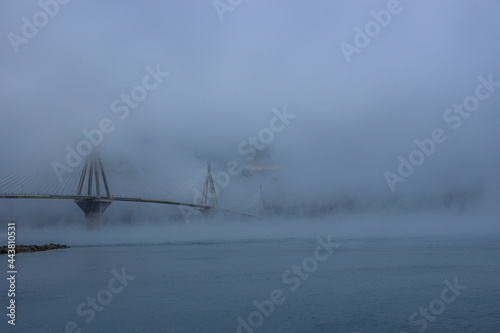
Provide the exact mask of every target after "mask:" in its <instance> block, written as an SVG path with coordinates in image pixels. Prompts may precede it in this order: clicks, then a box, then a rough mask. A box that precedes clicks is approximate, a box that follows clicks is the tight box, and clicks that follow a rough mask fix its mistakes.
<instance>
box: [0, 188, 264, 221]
mask: <svg viewBox="0 0 500 333" xmlns="http://www.w3.org/2000/svg"><path fill="white" fill-rule="evenodd" d="M1 198H4V199H89V200H93V199H108V200H112V201H128V202H145V203H156V204H164V205H174V206H187V207H193V208H200V209H207V210H208V209H211V210H221V211H225V212H229V213H234V214H239V215H244V216H250V217H254V218H259V219H260V218H261V217H260V216H258V215H254V214H251V213H247V212H240V211H236V210H232V209H227V208H220V207H213V206H208V205H199V204H195V203H189V202H179V201H171V200H158V199H142V198H123V197H113V196H112V197H111V198H107V197H101V198H98V197H95V196H86V195H49V194H0V199H1Z"/></svg>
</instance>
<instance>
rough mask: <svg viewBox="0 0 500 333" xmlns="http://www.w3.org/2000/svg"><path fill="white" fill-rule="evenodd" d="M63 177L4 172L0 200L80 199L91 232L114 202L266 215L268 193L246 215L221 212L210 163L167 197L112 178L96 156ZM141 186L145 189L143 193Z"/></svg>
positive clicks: (38, 168)
mask: <svg viewBox="0 0 500 333" xmlns="http://www.w3.org/2000/svg"><path fill="white" fill-rule="evenodd" d="M112 171H114V170H112ZM59 177H60V178H59V179H58V176H57V175H56V174H55V173H54V171H53V169H52V168H47V167H46V166H44V165H40V164H36V163H34V164H32V165H28V166H25V167H24V168H12V169H10V170H2V171H0V198H4V199H70V200H74V202H75V203H76V204H77V205H78V207H80V209H81V210H82V211H83V212H84V214H85V226H86V228H87V229H100V228H102V226H103V214H104V212H105V211H106V209H107V208H108V207H109V205H111V203H112V202H113V201H126V202H143V203H156V204H165V205H175V206H180V207H190V208H193V209H197V210H199V211H201V212H202V213H204V214H207V213H208V212H210V211H224V212H229V213H234V214H238V215H243V216H249V217H252V218H262V217H263V216H264V214H265V205H264V201H263V199H262V188H259V196H258V198H257V202H256V209H252V208H251V207H249V209H248V211H245V210H235V209H229V208H222V207H220V206H219V202H218V193H217V192H218V191H219V190H220V189H219V188H218V187H217V186H216V185H215V183H214V179H213V176H212V168H211V163H210V162H209V163H208V164H207V167H206V168H205V169H203V170H201V171H200V172H199V173H198V174H196V175H194V176H193V177H192V178H191V179H190V180H189V181H187V182H186V183H185V184H184V185H183V186H181V187H180V188H179V189H178V190H176V191H175V192H173V193H172V194H171V195H169V196H167V197H165V198H161V197H158V195H155V194H154V193H147V192H148V191H147V190H148V185H147V184H146V183H145V182H143V181H141V180H140V179H135V181H134V180H133V179H131V177H130V175H129V174H127V175H126V174H125V173H124V172H111V173H108V172H107V170H106V169H105V168H104V165H103V163H102V160H101V158H100V156H99V154H98V153H96V152H94V153H92V154H90V155H89V156H88V157H87V158H86V160H85V161H84V163H82V165H81V168H79V169H78V168H76V169H74V170H73V172H69V173H65V174H64V175H63V176H62V177H61V176H59ZM132 178H133V177H132ZM138 187H139V188H140V187H142V189H139V191H138ZM198 188H201V189H202V190H201V191H200V190H198ZM141 190H142V195H138V194H137V192H141ZM144 193H146V194H144Z"/></svg>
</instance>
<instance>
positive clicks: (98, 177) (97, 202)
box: [75, 153, 113, 230]
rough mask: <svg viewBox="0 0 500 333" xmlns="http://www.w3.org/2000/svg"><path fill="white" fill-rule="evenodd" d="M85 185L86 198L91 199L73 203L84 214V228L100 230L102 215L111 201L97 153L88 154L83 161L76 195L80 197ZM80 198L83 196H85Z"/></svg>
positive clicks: (104, 173)
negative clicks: (102, 186)
mask: <svg viewBox="0 0 500 333" xmlns="http://www.w3.org/2000/svg"><path fill="white" fill-rule="evenodd" d="M94 180H95V182H94ZM85 184H86V185H87V186H86V187H87V194H86V196H87V197H93V198H84V199H75V203H76V204H77V205H78V207H80V209H81V210H82V211H83V212H84V213H85V227H86V228H87V230H93V229H101V228H102V223H103V218H102V215H103V213H104V211H105V210H106V209H107V208H108V207H109V205H111V203H112V202H113V200H112V199H111V192H110V190H109V185H108V180H107V178H106V172H105V171H104V167H103V165H102V160H101V157H100V156H99V154H98V153H92V154H90V155H89V156H88V157H87V159H86V160H85V162H84V165H83V169H82V174H81V176H80V182H79V184H78V194H77V195H82V191H83V187H84V185H85ZM101 185H104V190H105V192H106V195H105V196H102V195H101ZM94 187H95V192H94ZM82 196H85V194H83V195H82Z"/></svg>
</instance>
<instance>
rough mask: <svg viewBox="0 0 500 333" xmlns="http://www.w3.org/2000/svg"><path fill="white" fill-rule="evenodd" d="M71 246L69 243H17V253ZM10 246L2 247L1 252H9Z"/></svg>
mask: <svg viewBox="0 0 500 333" xmlns="http://www.w3.org/2000/svg"><path fill="white" fill-rule="evenodd" d="M66 248H69V246H68V245H64V244H54V243H50V244H43V245H16V253H20V252H36V251H47V250H57V249H66ZM8 251H9V248H8V247H7V246H2V247H0V254H7V253H8Z"/></svg>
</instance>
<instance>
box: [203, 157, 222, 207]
mask: <svg viewBox="0 0 500 333" xmlns="http://www.w3.org/2000/svg"><path fill="white" fill-rule="evenodd" d="M209 199H210V200H211V206H212V207H218V206H219V202H218V200H217V193H216V192H215V184H214V179H213V178H212V163H210V161H208V165H207V175H206V177H205V185H204V186H203V193H202V197H201V204H202V205H207V206H210V203H209Z"/></svg>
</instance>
